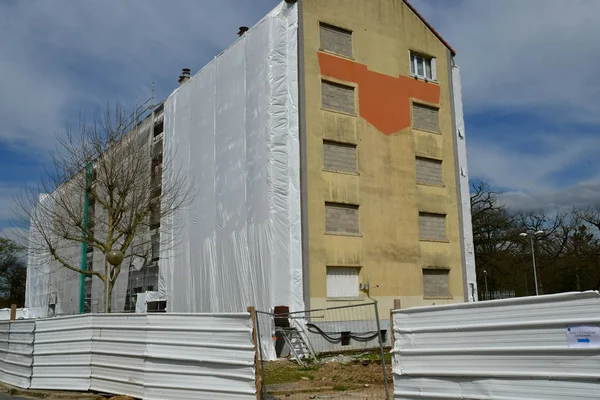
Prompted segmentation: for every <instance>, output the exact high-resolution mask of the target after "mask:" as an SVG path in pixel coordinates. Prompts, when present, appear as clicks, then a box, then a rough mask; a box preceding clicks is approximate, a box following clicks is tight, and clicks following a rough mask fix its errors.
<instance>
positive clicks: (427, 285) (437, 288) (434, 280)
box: [423, 268, 450, 297]
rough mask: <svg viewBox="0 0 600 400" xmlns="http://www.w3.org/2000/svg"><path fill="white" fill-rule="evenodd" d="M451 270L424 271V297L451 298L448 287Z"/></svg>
mask: <svg viewBox="0 0 600 400" xmlns="http://www.w3.org/2000/svg"><path fill="white" fill-rule="evenodd" d="M449 272H450V271H449V270H447V269H434V268H424V269H423V296H425V297H449V296H450V289H449V287H448V276H449Z"/></svg>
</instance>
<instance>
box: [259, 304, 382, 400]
mask: <svg viewBox="0 0 600 400" xmlns="http://www.w3.org/2000/svg"><path fill="white" fill-rule="evenodd" d="M255 320H256V325H255V329H256V331H257V340H258V343H257V346H258V353H259V354H258V357H259V360H260V362H259V365H258V366H257V367H258V370H257V377H258V379H260V381H261V382H262V385H259V387H261V392H262V393H261V395H262V397H259V398H264V399H271V400H274V399H280V398H281V399H284V398H285V399H309V398H316V397H311V396H314V394H315V393H316V392H319V393H320V394H323V392H327V391H330V392H331V396H333V397H328V398H352V395H351V394H352V393H354V394H356V395H359V396H361V398H380V399H389V394H388V388H387V383H388V378H387V377H388V370H387V368H386V357H385V349H384V347H385V343H386V342H387V340H388V336H389V335H391V332H388V330H387V329H382V328H381V324H380V318H379V313H378V309H377V303H376V302H369V303H362V304H358V305H351V306H339V307H330V308H321V309H315V310H304V311H299V312H289V310H288V308H287V307H275V309H274V310H273V311H272V312H265V311H256V318H255ZM387 365H388V367H389V362H387ZM367 389H368V390H367ZM365 391H366V392H372V394H373V395H374V396H375V397H369V396H370V394H369V393H365ZM335 396H338V397H335Z"/></svg>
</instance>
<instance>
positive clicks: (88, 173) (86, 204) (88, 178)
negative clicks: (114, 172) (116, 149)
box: [79, 162, 93, 314]
mask: <svg viewBox="0 0 600 400" xmlns="http://www.w3.org/2000/svg"><path fill="white" fill-rule="evenodd" d="M92 170H93V163H91V162H90V163H88V164H87V165H86V166H85V194H84V198H83V230H82V231H81V234H82V236H83V238H84V239H85V236H86V233H85V231H86V230H87V228H88V223H89V215H88V213H89V209H90V194H89V191H88V188H89V187H90V186H91V184H92ZM87 248H88V245H87V243H86V242H84V241H82V242H81V265H80V267H79V268H80V269H81V270H82V271H85V270H86V269H87ZM85 278H86V275H85V274H81V276H80V280H79V313H80V314H83V313H84V312H85Z"/></svg>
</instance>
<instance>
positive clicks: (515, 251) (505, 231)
mask: <svg viewBox="0 0 600 400" xmlns="http://www.w3.org/2000/svg"><path fill="white" fill-rule="evenodd" d="M471 210H472V220H473V240H474V246H475V257H476V258H475V263H476V269H477V280H478V287H479V293H480V297H482V296H481V295H482V294H484V292H485V291H486V288H485V286H486V285H485V279H486V276H487V286H488V290H489V292H495V291H507V292H510V291H514V293H515V295H516V296H527V295H534V294H535V284H534V275H533V264H532V256H531V243H530V237H531V236H527V237H523V236H522V235H521V234H522V233H525V232H530V233H529V235H531V234H532V232H536V231H543V232H544V233H543V234H539V235H533V237H534V238H535V239H534V250H535V255H536V264H537V279H538V289H539V293H540V294H550V293H559V292H567V291H574V290H592V289H593V290H598V289H600V240H599V237H600V206H594V207H592V206H590V207H589V208H586V209H576V208H574V209H571V210H553V211H547V210H546V211H528V212H525V211H517V210H511V209H509V208H507V207H506V206H505V205H503V203H502V199H501V193H500V192H495V191H493V190H491V189H490V187H489V185H488V184H487V183H486V182H484V181H475V182H473V183H472V187H471Z"/></svg>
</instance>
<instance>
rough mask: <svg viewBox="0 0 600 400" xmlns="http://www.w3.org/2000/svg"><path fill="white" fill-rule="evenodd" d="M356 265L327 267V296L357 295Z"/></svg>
mask: <svg viewBox="0 0 600 400" xmlns="http://www.w3.org/2000/svg"><path fill="white" fill-rule="evenodd" d="M358 271H359V268H356V267H327V297H331V298H336V297H337V298H340V297H358Z"/></svg>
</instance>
